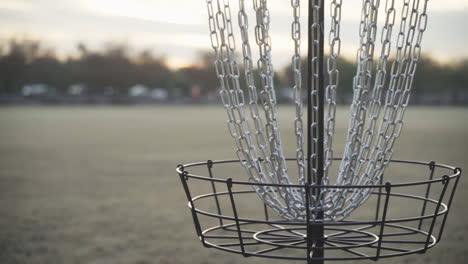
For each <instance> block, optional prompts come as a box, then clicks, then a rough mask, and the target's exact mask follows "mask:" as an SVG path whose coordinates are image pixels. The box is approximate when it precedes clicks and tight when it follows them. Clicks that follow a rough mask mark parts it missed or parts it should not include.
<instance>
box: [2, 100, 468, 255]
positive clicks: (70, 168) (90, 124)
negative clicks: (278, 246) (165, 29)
mask: <svg viewBox="0 0 468 264" xmlns="http://www.w3.org/2000/svg"><path fill="white" fill-rule="evenodd" d="M281 111H282V114H281V124H282V126H283V127H284V128H285V127H286V126H287V124H288V122H289V124H292V123H291V119H292V115H293V109H292V108H289V107H282V109H281ZM338 116H339V119H338V124H337V133H338V134H339V135H342V134H343V132H344V130H345V128H346V125H347V123H346V119H345V118H346V111H345V109H344V108H342V109H339V112H338ZM224 119H225V113H224V111H223V110H222V108H221V107H217V106H199V107H198V106H197V107H193V106H190V107H172V106H164V107H86V108H85V107H21V108H20V107H18V108H17V107H6V108H1V109H0V124H1V128H0V263H2V264H3V263H4V264H10V263H45V264H46V263H47V264H53V263H65V264H68V263H70V264H72V263H112V264H114V263H139V264H143V263H158V264H159V263H160V264H166V263H167V264H174V263H201V264H210V263H213V264H214V263H226V264H228V263H229V264H234V263H245V264H247V263H287V262H281V261H271V260H263V259H255V258H248V259H244V258H241V257H239V256H238V255H232V254H229V253H222V252H218V251H216V250H210V249H205V248H203V247H202V246H201V244H200V243H199V241H198V240H197V239H196V237H195V232H194V230H193V224H192V222H191V217H190V214H189V211H188V209H187V208H186V202H185V197H184V194H183V191H182V188H181V186H180V182H179V179H178V176H177V175H176V173H175V171H174V169H175V166H176V164H178V163H186V162H191V161H205V160H207V159H226V158H233V157H234V156H235V155H234V152H233V142H232V139H231V138H230V137H229V136H228V135H227V129H226V127H225V125H224ZM283 134H284V136H285V139H284V141H285V143H286V144H287V145H288V146H289V148H288V153H292V151H293V150H294V138H293V137H292V132H291V130H286V129H284V133H283ZM467 136H468V109H466V108H419V107H415V108H411V109H410V110H409V112H408V113H407V119H406V126H405V129H404V131H403V136H402V137H401V139H400V141H399V142H398V144H397V151H396V154H395V156H394V157H395V158H400V159H417V160H424V161H430V160H436V161H438V162H441V163H448V164H450V165H454V166H460V167H462V168H463V167H466V165H467V164H468V139H467ZM342 146H343V139H342V138H341V139H338V140H337V150H338V151H337V152H338V153H340V150H341V149H342ZM405 177H410V176H408V175H406V176H405ZM467 187H468V182H467V181H466V180H464V179H463V178H462V181H461V185H460V186H459V189H458V190H459V191H458V193H457V196H456V200H455V202H454V205H453V207H452V212H451V214H450V217H449V220H448V227H447V229H446V232H445V238H444V239H445V240H444V241H443V242H442V243H441V244H439V245H438V246H436V247H435V248H434V249H431V250H430V251H429V252H428V253H427V254H425V255H412V256H408V257H403V258H400V259H396V260H394V259H391V260H387V261H382V262H380V263H395V262H396V261H398V262H399V263H412V264H422V263H426V264H430V263H444V264H461V263H466V259H467V258H468V238H467V235H468V220H467V218H465V217H467V216H468V213H467V210H466V205H465V204H464V203H465V202H466V201H467V199H468V193H467V191H466V190H467ZM362 263H367V262H362ZM369 263H370V262H369Z"/></svg>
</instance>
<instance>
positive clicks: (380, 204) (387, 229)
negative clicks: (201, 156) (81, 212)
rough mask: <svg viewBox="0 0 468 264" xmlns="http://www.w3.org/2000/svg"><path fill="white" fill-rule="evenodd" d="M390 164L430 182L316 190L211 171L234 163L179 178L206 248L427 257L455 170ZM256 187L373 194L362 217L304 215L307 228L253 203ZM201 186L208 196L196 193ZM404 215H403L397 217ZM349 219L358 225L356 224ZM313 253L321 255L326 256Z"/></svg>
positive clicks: (289, 255) (288, 254)
mask: <svg viewBox="0 0 468 264" xmlns="http://www.w3.org/2000/svg"><path fill="white" fill-rule="evenodd" d="M292 160H294V159H288V161H292ZM391 162H392V163H394V164H400V165H404V166H412V167H416V166H417V167H420V168H427V169H428V170H427V171H428V173H427V174H428V175H427V179H425V180H421V181H414V182H406V183H390V182H386V183H381V184H379V185H361V186H359V185H354V186H337V185H328V186H326V185H320V186H317V185H315V186H314V185H308V184H305V185H282V184H270V183H253V182H249V181H238V180H233V179H232V178H222V177H215V176H214V173H215V172H216V173H219V172H222V171H223V169H225V167H226V165H229V164H238V163H239V160H222V161H211V160H209V161H207V162H199V163H191V164H187V165H179V166H177V173H178V174H179V176H180V180H181V182H182V185H183V188H184V191H185V194H186V196H187V200H188V206H189V208H190V211H191V214H192V217H193V222H194V224H195V231H196V234H197V236H198V238H199V239H200V241H201V242H202V244H203V245H204V246H205V247H209V248H215V249H219V250H223V251H227V252H231V253H237V254H242V255H243V256H245V257H263V258H274V259H288V260H306V261H307V262H308V263H311V262H312V261H314V260H321V261H324V260H327V261H344V260H363V259H368V260H378V259H380V258H390V257H397V256H404V255H409V254H414V253H424V252H426V251H427V250H428V249H430V248H432V247H433V246H435V245H436V244H437V243H438V242H439V241H440V240H441V239H442V235H443V231H444V226H445V223H446V221H447V216H448V213H449V211H450V206H451V203H452V200H453V197H454V195H455V191H456V188H457V185H458V181H459V179H460V176H461V169H460V168H455V167H451V166H447V165H443V164H437V163H435V162H419V161H404V160H392V161H391ZM195 168H197V169H200V168H206V172H207V175H208V176H200V175H195V174H193V173H190V172H189V170H192V169H195ZM436 169H437V174H439V170H442V171H443V173H441V174H440V175H442V176H436V173H435V170H436ZM221 176H223V175H221ZM256 185H257V186H259V185H264V186H271V187H276V188H278V187H288V188H298V189H301V190H302V191H304V193H310V192H311V191H314V190H315V189H317V188H320V189H321V190H327V189H328V190H330V189H339V188H348V189H349V190H350V191H352V190H353V189H356V188H367V189H370V191H371V197H370V199H369V200H373V201H367V202H366V203H365V208H366V209H363V210H366V212H367V213H364V214H362V213H361V214H353V215H352V216H351V217H349V218H347V219H346V220H341V221H329V220H313V219H311V216H310V215H309V214H308V215H307V219H306V220H304V221H299V220H297V221H291V220H286V219H282V218H281V217H279V216H277V214H275V213H274V212H273V211H272V210H271V209H270V208H268V207H267V206H266V205H265V204H264V203H262V202H261V200H260V199H258V197H256V195H257V193H256V192H255V190H254V188H253V187H254V186H256ZM201 186H203V187H204V188H203V189H206V190H208V191H205V192H203V193H200V194H198V193H197V192H200V189H202V188H200V187H201ZM195 193H197V194H195ZM363 207H364V206H363ZM391 208H392V209H391ZM243 211H248V213H244V212H243ZM402 211H406V212H407V214H406V215H404V216H402V214H401V212H402ZM252 212H254V213H252ZM354 215H358V217H359V218H353V217H354ZM317 229H320V230H324V235H323V236H321V237H313V236H312V235H310V234H315V233H314V230H315V231H316V230H317ZM308 234H309V235H308ZM316 252H323V256H322V253H320V254H316Z"/></svg>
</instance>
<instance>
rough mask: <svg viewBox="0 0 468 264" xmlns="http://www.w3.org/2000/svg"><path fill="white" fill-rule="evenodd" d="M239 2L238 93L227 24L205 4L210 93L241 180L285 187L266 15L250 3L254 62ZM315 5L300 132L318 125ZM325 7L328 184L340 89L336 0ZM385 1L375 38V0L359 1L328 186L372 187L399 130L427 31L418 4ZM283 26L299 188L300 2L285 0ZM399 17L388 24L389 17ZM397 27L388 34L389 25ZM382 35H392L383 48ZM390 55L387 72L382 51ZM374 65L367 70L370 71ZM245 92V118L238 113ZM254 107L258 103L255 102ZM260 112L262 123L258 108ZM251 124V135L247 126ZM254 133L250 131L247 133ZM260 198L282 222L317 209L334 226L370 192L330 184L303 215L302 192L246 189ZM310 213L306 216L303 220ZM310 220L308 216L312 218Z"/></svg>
mask: <svg viewBox="0 0 468 264" xmlns="http://www.w3.org/2000/svg"><path fill="white" fill-rule="evenodd" d="M238 1H239V11H238V13H237V14H238V16H237V18H238V24H239V29H240V38H241V40H242V55H243V59H242V63H243V70H244V76H245V89H242V88H241V84H240V73H239V69H240V67H239V65H238V63H237V61H236V55H235V52H236V42H235V34H234V29H233V26H232V17H231V7H230V5H229V0H206V3H207V8H208V25H209V32H210V42H211V46H212V48H213V50H214V53H215V61H214V66H215V71H216V75H217V77H218V79H219V81H220V92H219V93H220V97H221V101H222V104H223V106H224V108H225V109H226V112H227V117H228V120H227V126H228V130H229V133H230V134H231V136H232V137H233V138H234V141H235V144H236V154H237V156H238V158H239V161H240V162H241V164H242V166H243V167H244V168H245V170H246V172H247V174H248V177H249V180H250V181H252V182H261V183H279V184H284V185H289V184H292V182H291V180H290V177H289V175H288V172H287V167H286V162H285V157H284V150H283V144H282V141H281V133H280V128H279V121H278V113H277V109H276V107H277V106H276V104H277V101H276V95H275V88H274V83H273V78H274V69H273V63H272V60H271V51H272V47H271V38H270V35H269V30H270V19H271V17H270V13H269V10H268V6H267V2H268V1H267V0H252V4H253V10H254V11H255V18H256V23H255V27H254V32H253V33H254V36H255V43H256V45H257V46H258V49H259V54H260V55H259V58H258V60H257V61H256V65H254V59H253V57H252V49H251V46H250V40H249V20H248V15H247V11H246V10H247V9H246V4H245V2H246V1H245V0H238ZM321 1H325V0H314V1H312V2H313V5H312V11H311V12H312V14H310V15H311V18H312V26H311V34H312V36H311V37H312V42H311V44H312V53H311V65H312V66H311V69H309V70H310V71H311V85H312V93H311V94H310V95H311V98H312V100H311V102H309V103H311V104H312V107H313V108H312V116H311V119H312V122H311V126H310V127H309V128H308V129H311V130H312V131H314V130H315V129H316V128H317V124H318V107H319V105H318V103H319V98H318V96H319V95H318V92H317V91H318V87H319V72H320V67H322V65H319V61H320V60H319V55H320V54H319V52H320V50H319V48H320V45H321V43H322V42H324V41H325V40H324V39H321V35H322V34H321V33H322V32H321V30H323V24H321V23H322V22H321V21H319V13H320V6H321ZM329 1H330V6H329V8H330V15H329V18H330V21H331V24H330V30H329V32H328V42H329V46H328V49H329V54H330V55H329V57H328V59H327V61H326V70H327V74H328V84H327V86H326V88H325V95H324V96H325V106H324V107H325V117H324V118H325V120H324V124H325V127H324V142H323V143H324V177H323V179H322V184H324V185H325V184H326V185H329V174H330V170H329V169H330V167H331V165H332V159H333V136H334V133H335V122H336V121H335V119H336V94H337V89H338V86H339V83H340V72H339V69H338V65H337V59H338V58H339V56H340V50H341V37H340V24H341V12H342V0H329ZM395 2H396V1H395V0H385V5H384V17H385V19H384V24H383V26H382V28H381V30H380V31H379V32H378V28H377V21H378V16H379V9H380V7H381V5H380V0H362V9H361V18H360V21H359V49H358V51H357V54H356V64H357V71H356V75H355V77H354V79H353V90H354V97H353V102H352V104H351V107H350V118H349V127H348V131H347V138H346V146H345V150H344V153H343V159H342V162H341V164H340V170H339V175H338V180H337V182H336V185H370V184H377V183H378V182H379V181H380V179H381V177H382V174H383V172H384V170H385V168H386V167H387V166H388V164H389V160H390V159H391V157H392V155H393V151H394V145H395V142H396V140H397V138H398V137H399V136H400V135H401V132H402V128H403V125H404V122H403V118H404V114H405V111H406V108H407V106H408V102H409V99H410V95H411V91H412V84H413V81H414V75H415V72H416V68H417V64H418V61H419V58H420V55H421V42H422V37H423V34H424V32H425V31H426V28H427V21H428V16H427V4H428V0H402V6H401V7H400V9H397V8H396V6H395ZM290 5H291V7H292V14H293V21H292V23H291V39H292V41H293V44H294V53H293V56H292V75H293V82H294V84H293V88H292V89H293V91H294V105H295V112H296V113H295V119H294V131H295V137H296V160H297V167H298V175H299V181H300V183H301V184H305V182H306V181H305V171H306V170H307V168H306V155H305V154H304V149H303V148H304V129H303V120H302V117H303V100H302V83H301V76H302V69H301V63H300V60H301V55H300V49H301V24H300V0H291V2H290ZM398 11H399V12H400V15H399V16H398V18H397V12H398ZM396 25H399V30H398V32H397V35H396V36H393V35H394V34H393V31H394V30H393V29H394V27H395V26H396ZM378 33H380V41H379V48H380V53H379V54H378V60H377V63H376V65H375V66H374V55H375V54H374V53H375V49H376V45H377V44H376V43H377V41H376V40H377V35H378ZM392 37H395V41H394V42H393V39H392ZM393 46H394V47H395V59H394V61H393V62H392V63H391V66H389V65H388V64H389V58H390V56H391V52H392V47H393ZM255 67H257V69H258V71H259V76H260V84H259V85H260V86H261V87H260V88H259V89H257V85H256V83H255V78H254V76H255V73H254V72H255ZM374 68H375V69H374ZM244 91H246V92H247V98H248V99H247V100H248V107H249V112H250V118H251V119H252V120H251V121H249V120H248V117H247V114H246V113H245V110H244V108H245V97H246V96H245V95H244ZM259 104H260V105H259ZM261 109H263V112H264V117H262V114H260V112H261V111H262V110H261ZM250 122H251V123H253V128H254V130H251V124H250ZM251 131H254V133H253V135H252V132H251ZM317 137H318V135H317V133H314V134H313V137H312V138H311V139H309V140H310V142H311V144H312V152H313V154H312V155H311V156H310V157H307V158H309V159H310V162H311V165H312V164H313V168H316V167H317V162H318V160H317V150H318V143H319V142H318V138H317ZM311 173H312V180H313V183H312V184H315V183H317V171H316V170H312V171H311ZM255 190H256V192H257V193H258V195H259V196H260V198H261V199H262V200H263V201H264V202H265V203H266V204H267V205H268V206H269V207H271V208H272V209H273V210H274V211H275V212H277V214H278V215H279V216H281V217H283V218H286V219H291V220H298V219H305V218H306V212H307V211H308V210H310V211H318V210H322V211H324V214H325V215H324V216H325V219H328V220H341V219H344V218H345V217H347V216H348V215H349V214H350V213H351V212H352V211H353V210H354V209H356V208H357V207H358V206H360V205H361V204H362V203H364V202H365V201H366V200H367V199H368V197H369V195H370V192H371V191H372V190H371V189H370V188H360V189H359V188H348V189H343V188H336V189H328V190H322V191H321V196H320V197H315V196H314V195H313V194H312V195H311V197H310V198H311V203H310V204H309V206H310V207H309V208H308V210H306V208H305V196H304V194H303V191H302V190H298V189H296V188H289V187H279V188H272V187H268V186H257V187H255ZM311 215H312V217H314V215H315V214H311ZM313 220H314V219H313Z"/></svg>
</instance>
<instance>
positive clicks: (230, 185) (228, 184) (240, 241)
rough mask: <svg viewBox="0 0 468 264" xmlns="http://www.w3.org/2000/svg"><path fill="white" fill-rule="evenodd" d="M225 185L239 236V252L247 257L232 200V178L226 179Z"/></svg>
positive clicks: (234, 204)
mask: <svg viewBox="0 0 468 264" xmlns="http://www.w3.org/2000/svg"><path fill="white" fill-rule="evenodd" d="M226 185H227V189H228V192H229V199H230V200H231V206H232V213H233V214H234V219H235V222H236V227H237V235H238V237H239V244H240V248H241V252H242V255H243V256H244V257H247V254H246V253H245V248H244V239H243V238H242V231H241V228H240V223H239V217H238V215H237V208H236V203H235V201H234V195H233V194H232V178H228V179H227V181H226Z"/></svg>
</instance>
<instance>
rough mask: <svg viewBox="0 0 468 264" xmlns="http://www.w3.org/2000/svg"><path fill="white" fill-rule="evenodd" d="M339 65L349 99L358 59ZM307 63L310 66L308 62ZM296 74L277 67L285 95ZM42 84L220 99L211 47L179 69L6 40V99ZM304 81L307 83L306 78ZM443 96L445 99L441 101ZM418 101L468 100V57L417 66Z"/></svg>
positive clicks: (116, 53) (0, 48)
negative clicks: (195, 93)
mask: <svg viewBox="0 0 468 264" xmlns="http://www.w3.org/2000/svg"><path fill="white" fill-rule="evenodd" d="M337 63H338V66H339V69H340V88H339V89H340V92H339V97H338V102H342V103H346V102H349V100H350V98H351V94H352V80H353V77H354V75H355V73H356V66H355V63H354V62H353V61H351V60H348V59H343V58H341V59H339V60H338V62H337ZM302 67H303V68H304V69H305V68H306V61H305V60H303V61H302ZM241 72H242V69H241ZM257 76H258V74H257ZM292 76H293V74H292V71H291V66H287V67H285V68H283V69H276V72H275V85H276V87H277V89H278V90H279V91H280V93H281V92H285V91H287V90H288V89H289V91H290V88H288V87H291V85H292V83H293V80H292V78H293V77H292ZM241 78H242V74H241ZM257 81H259V80H257ZM38 83H40V84H44V85H47V86H48V87H51V88H53V91H54V94H55V95H57V96H66V95H67V94H68V93H69V88H70V86H72V85H74V84H82V85H84V86H85V87H86V88H87V89H86V95H87V96H101V95H105V94H107V95H109V96H115V97H119V96H120V97H125V96H128V89H129V88H130V87H132V86H134V85H136V84H141V85H144V86H147V87H152V88H163V89H165V90H167V92H168V95H169V98H168V100H171V99H173V100H174V99H175V98H184V97H186V98H189V97H191V96H193V90H194V88H196V90H197V91H198V94H199V95H200V96H201V98H206V97H211V98H217V89H218V87H219V81H218V79H217V77H216V75H215V69H214V65H213V55H212V52H210V51H200V53H199V56H198V60H197V61H196V62H195V63H194V64H193V65H191V66H187V67H183V68H180V69H175V70H174V69H171V68H170V67H168V65H167V62H166V58H165V57H161V56H155V55H154V54H153V53H152V52H151V51H150V50H141V51H137V52H134V51H132V50H131V49H129V48H128V47H127V46H126V45H122V44H109V45H108V46H107V47H106V48H104V49H102V50H91V49H89V48H88V47H87V46H86V45H85V44H78V45H77V51H76V53H75V54H74V55H69V56H67V57H65V58H59V57H58V56H57V55H56V53H55V51H54V50H53V49H47V48H45V47H44V46H43V45H42V44H41V42H40V41H36V40H16V39H12V40H8V41H5V42H3V43H0V97H3V98H6V97H9V96H19V95H21V92H22V89H23V88H24V86H25V85H28V84H38ZM303 83H304V84H305V83H306V82H305V76H303ZM109 89H110V90H111V93H109ZM281 94H283V93H281ZM284 94H286V92H285V93H284ZM428 98H429V99H428ZM431 98H432V99H431ZM440 98H445V99H444V100H445V101H444V102H440ZM412 100H413V101H416V102H418V100H419V101H421V100H422V102H421V103H431V102H432V101H434V100H435V102H436V103H450V104H466V103H468V58H462V59H459V60H458V61H456V62H454V63H451V64H444V63H440V62H438V61H436V60H434V59H432V58H430V57H429V56H423V57H422V58H421V60H420V63H419V65H418V69H417V75H416V80H415V82H414V94H413V99H412ZM424 100H426V101H427V102H425V101H424ZM431 100H432V101H431Z"/></svg>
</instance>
